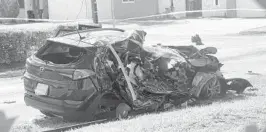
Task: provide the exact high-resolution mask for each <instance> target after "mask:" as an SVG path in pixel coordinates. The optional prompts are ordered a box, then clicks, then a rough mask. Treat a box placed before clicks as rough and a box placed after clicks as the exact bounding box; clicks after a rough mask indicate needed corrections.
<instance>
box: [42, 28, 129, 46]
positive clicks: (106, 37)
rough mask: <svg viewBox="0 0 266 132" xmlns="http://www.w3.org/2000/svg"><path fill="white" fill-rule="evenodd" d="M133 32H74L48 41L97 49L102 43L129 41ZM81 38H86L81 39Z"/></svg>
mask: <svg viewBox="0 0 266 132" xmlns="http://www.w3.org/2000/svg"><path fill="white" fill-rule="evenodd" d="M133 32H134V30H133V31H132V30H131V31H124V30H122V29H117V28H96V29H90V30H85V31H79V33H78V32H77V31H76V32H72V33H69V34H66V35H64V36H60V37H54V38H48V39H47V40H48V41H53V42H57V43H63V44H66V45H71V46H76V47H82V48H86V47H95V46H100V43H97V42H100V41H106V42H108V43H111V44H113V43H115V42H121V41H124V40H126V39H128V38H129V37H130V36H131V34H132V33H133ZM80 36H81V37H84V38H82V39H80Z"/></svg>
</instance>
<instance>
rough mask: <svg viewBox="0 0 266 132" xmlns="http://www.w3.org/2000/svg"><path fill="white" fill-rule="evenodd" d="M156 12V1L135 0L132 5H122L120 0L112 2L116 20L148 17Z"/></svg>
mask: <svg viewBox="0 0 266 132" xmlns="http://www.w3.org/2000/svg"><path fill="white" fill-rule="evenodd" d="M158 12H159V10H158V1H157V0H135V2H134V3H123V2H122V0H114V13H115V18H116V19H125V18H131V17H140V16H148V15H154V14H157V13H158Z"/></svg>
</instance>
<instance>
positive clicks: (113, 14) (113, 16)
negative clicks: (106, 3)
mask: <svg viewBox="0 0 266 132" xmlns="http://www.w3.org/2000/svg"><path fill="white" fill-rule="evenodd" d="M111 2H112V3H111V6H112V9H111V10H112V11H111V12H112V19H113V28H115V10H114V9H115V7H114V0H111Z"/></svg>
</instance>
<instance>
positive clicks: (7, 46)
mask: <svg viewBox="0 0 266 132" xmlns="http://www.w3.org/2000/svg"><path fill="white" fill-rule="evenodd" d="M50 25H51V24H50ZM50 25H49V26H48V27H50V28H47V27H43V28H40V29H36V28H35V29H33V30H30V28H31V26H32V24H28V25H26V26H25V28H21V27H19V28H18V29H16V27H15V28H14V27H13V28H6V29H5V30H1V28H0V64H11V63H13V62H24V61H25V60H26V58H27V57H29V56H30V55H32V54H33V53H34V52H35V51H36V50H37V49H38V48H40V47H41V46H42V45H43V44H44V43H45V41H46V39H47V38H49V37H53V36H54V35H55V34H56V32H57V31H58V30H59V29H62V28H72V29H73V28H76V25H74V24H72V25H60V24H57V25H53V24H52V25H51V26H50ZM39 26H40V25H39ZM32 28H34V26H32Z"/></svg>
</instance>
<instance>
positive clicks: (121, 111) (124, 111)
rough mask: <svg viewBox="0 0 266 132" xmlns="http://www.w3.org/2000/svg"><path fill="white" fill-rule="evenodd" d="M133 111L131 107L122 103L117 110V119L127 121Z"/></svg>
mask: <svg viewBox="0 0 266 132" xmlns="http://www.w3.org/2000/svg"><path fill="white" fill-rule="evenodd" d="M130 110H131V107H130V106H129V105H127V104H126V103H120V104H119V105H118V106H117V108H116V118H117V119H120V120H121V119H126V118H127V117H128V114H129V112H130Z"/></svg>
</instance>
